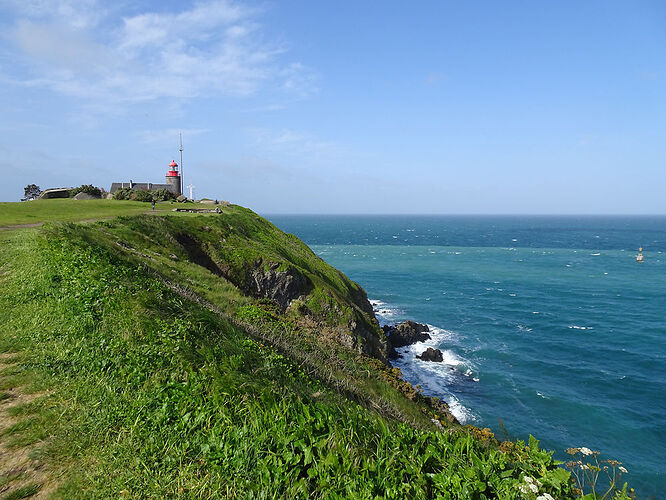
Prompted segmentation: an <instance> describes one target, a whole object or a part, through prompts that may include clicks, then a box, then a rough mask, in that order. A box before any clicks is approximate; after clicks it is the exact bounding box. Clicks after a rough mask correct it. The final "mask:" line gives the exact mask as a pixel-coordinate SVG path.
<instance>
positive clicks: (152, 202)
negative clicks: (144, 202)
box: [150, 200, 155, 210]
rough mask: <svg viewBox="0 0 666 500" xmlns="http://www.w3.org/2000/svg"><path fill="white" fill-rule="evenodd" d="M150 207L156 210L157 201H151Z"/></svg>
mask: <svg viewBox="0 0 666 500" xmlns="http://www.w3.org/2000/svg"><path fill="white" fill-rule="evenodd" d="M150 206H151V207H153V210H155V200H150Z"/></svg>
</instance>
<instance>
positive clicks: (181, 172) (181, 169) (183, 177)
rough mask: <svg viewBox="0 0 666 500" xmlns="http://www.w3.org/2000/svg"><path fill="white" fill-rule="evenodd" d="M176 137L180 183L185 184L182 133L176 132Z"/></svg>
mask: <svg viewBox="0 0 666 500" xmlns="http://www.w3.org/2000/svg"><path fill="white" fill-rule="evenodd" d="M178 138H179V140H180V149H179V151H180V185H181V186H184V185H185V176H183V133H182V132H179V133H178Z"/></svg>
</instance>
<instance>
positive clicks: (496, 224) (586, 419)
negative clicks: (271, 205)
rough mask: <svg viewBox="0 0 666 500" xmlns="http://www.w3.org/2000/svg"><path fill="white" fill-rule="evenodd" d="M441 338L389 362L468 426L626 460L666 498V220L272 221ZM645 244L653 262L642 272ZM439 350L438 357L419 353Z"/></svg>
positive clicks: (383, 315)
mask: <svg viewBox="0 0 666 500" xmlns="http://www.w3.org/2000/svg"><path fill="white" fill-rule="evenodd" d="M268 218H269V220H271V221H272V222H273V223H274V224H275V225H277V226H278V227H280V228H281V229H283V230H284V231H287V232H289V233H294V234H296V235H297V236H299V237H300V238H301V239H302V240H304V241H305V242H306V243H307V244H308V245H310V247H311V248H312V249H313V250H314V251H315V252H316V253H317V254H318V255H319V256H321V257H322V258H323V259H324V260H326V261H327V262H328V263H330V264H331V265H333V266H335V267H337V268H339V269H341V270H342V271H343V272H345V273H346V274H347V275H348V276H349V277H350V278H351V279H353V280H355V281H357V282H358V283H360V284H361V285H362V286H363V287H364V288H365V290H366V291H367V292H368V296H369V298H370V299H372V302H373V304H374V306H375V309H376V310H377V317H378V319H379V321H380V323H382V324H385V323H388V324H392V323H396V322H400V321H403V320H405V319H413V320H415V321H419V322H421V323H426V324H428V325H430V328H431V330H432V340H430V341H427V342H425V343H422V344H417V345H414V346H410V347H408V348H405V349H402V353H403V356H404V357H403V358H402V359H401V360H399V361H398V362H396V363H395V364H396V365H397V366H399V367H400V368H401V369H402V371H403V374H404V376H405V378H406V379H407V380H409V381H410V382H412V383H414V384H416V383H419V384H421V385H422V386H423V387H424V389H425V391H426V393H428V394H430V395H436V396H439V397H441V398H442V399H445V400H446V401H447V402H448V403H449V405H450V406H451V408H452V410H453V412H454V414H455V415H456V417H458V418H459V419H460V420H461V421H464V422H466V423H470V424H474V425H476V426H481V427H490V428H491V429H492V430H493V431H494V432H495V433H496V434H497V435H498V437H500V438H504V437H505V436H506V434H505V432H506V433H508V435H509V436H510V437H512V438H519V439H527V438H528V437H529V435H530V434H532V435H534V436H535V437H536V438H537V439H540V440H541V442H542V445H543V446H544V447H546V448H548V449H551V450H555V451H556V453H555V456H556V457H558V458H560V459H566V458H567V455H566V454H565V453H564V450H565V449H566V448H568V447H581V446H587V447H589V448H591V449H593V450H598V451H600V452H601V453H602V457H601V458H606V459H608V458H613V459H617V460H620V461H622V462H623V464H624V466H625V467H626V468H627V469H628V470H629V473H628V474H626V475H625V479H626V480H627V481H629V482H630V485H632V486H634V487H635V488H636V490H637V492H638V494H639V498H648V497H653V498H666V217H663V216H660V217H651V216H645V217H573V216H571V217H554V216H553V217H524V216H510V217H509V216H507V217H500V216H333V215H330V216H320V215H317V216H314V215H312V216H291V215H273V216H270V215H269V216H268ZM640 245H642V246H643V247H644V248H643V252H644V255H645V261H644V262H643V263H637V262H636V253H637V251H638V247H639V246H640ZM428 346H433V347H438V348H439V349H441V350H442V351H443V353H444V363H428V362H422V361H420V360H418V359H416V358H415V355H416V354H419V353H420V352H422V351H423V350H424V349H425V347H428Z"/></svg>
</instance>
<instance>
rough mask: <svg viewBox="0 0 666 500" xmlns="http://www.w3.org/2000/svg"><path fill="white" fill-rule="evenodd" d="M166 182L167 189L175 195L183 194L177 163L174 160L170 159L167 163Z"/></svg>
mask: <svg viewBox="0 0 666 500" xmlns="http://www.w3.org/2000/svg"><path fill="white" fill-rule="evenodd" d="M166 183H167V186H169V190H170V191H171V192H172V193H173V194H175V195H176V196H180V195H181V194H183V190H182V184H181V179H180V172H178V163H176V161H175V160H171V163H169V170H168V171H167V173H166Z"/></svg>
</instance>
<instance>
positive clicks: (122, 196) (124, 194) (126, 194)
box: [113, 188, 132, 200]
mask: <svg viewBox="0 0 666 500" xmlns="http://www.w3.org/2000/svg"><path fill="white" fill-rule="evenodd" d="M131 196H132V190H131V189H130V188H120V189H118V190H117V191H116V192H115V193H113V199H114V200H129V199H130V197H131Z"/></svg>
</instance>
